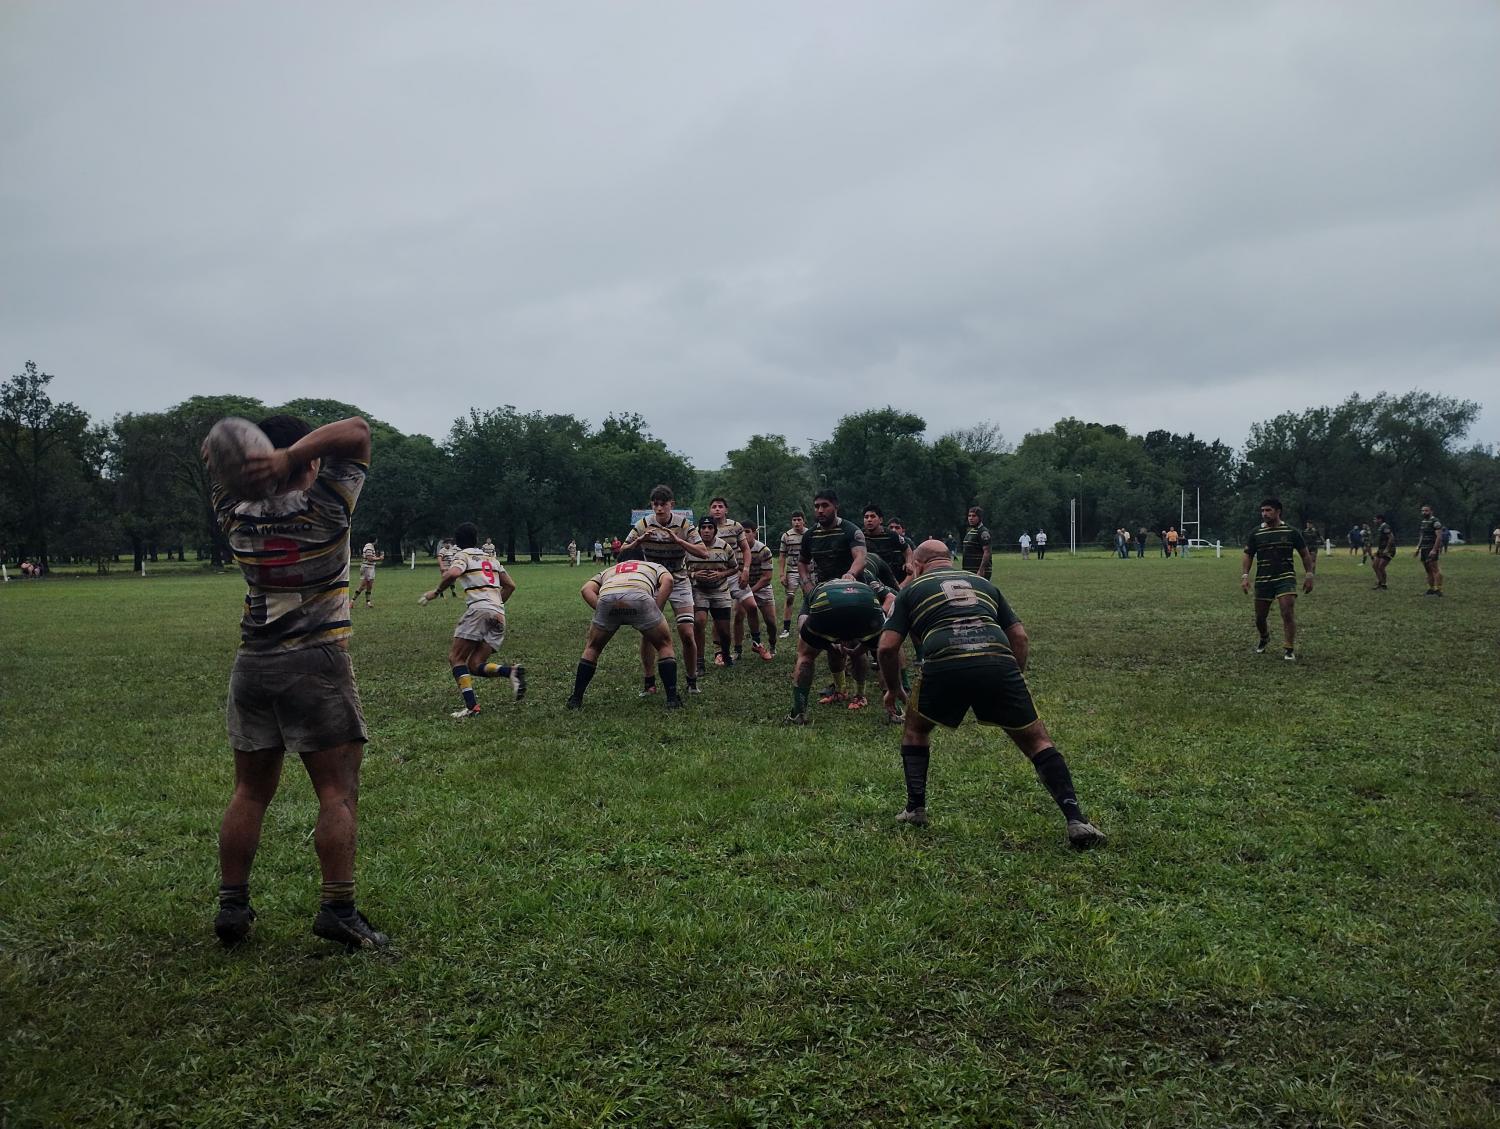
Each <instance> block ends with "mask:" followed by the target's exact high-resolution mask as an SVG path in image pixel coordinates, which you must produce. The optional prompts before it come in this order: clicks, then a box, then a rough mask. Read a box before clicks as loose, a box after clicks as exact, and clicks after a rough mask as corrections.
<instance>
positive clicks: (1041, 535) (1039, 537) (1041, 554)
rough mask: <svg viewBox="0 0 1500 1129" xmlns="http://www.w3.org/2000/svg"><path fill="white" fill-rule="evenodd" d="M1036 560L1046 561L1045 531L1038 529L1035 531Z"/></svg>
mask: <svg viewBox="0 0 1500 1129" xmlns="http://www.w3.org/2000/svg"><path fill="white" fill-rule="evenodd" d="M1035 542H1036V559H1037V560H1039V561H1044V560H1046V559H1047V531H1046V530H1045V529H1038V530H1037V531H1036V538H1035Z"/></svg>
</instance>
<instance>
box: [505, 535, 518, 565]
mask: <svg viewBox="0 0 1500 1129" xmlns="http://www.w3.org/2000/svg"><path fill="white" fill-rule="evenodd" d="M505 563H506V564H515V563H516V530H515V527H514V526H511V527H510V528H508V529H507V530H506V531H505Z"/></svg>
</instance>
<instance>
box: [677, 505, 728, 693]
mask: <svg viewBox="0 0 1500 1129" xmlns="http://www.w3.org/2000/svg"><path fill="white" fill-rule="evenodd" d="M718 529H719V527H718V525H717V523H716V522H715V521H714V519H713V518H712V517H709V516H705V517H704V518H703V519H702V520H701V521H699V522H698V536H699V537H700V538H701V539H702V541H703V547H704V548H705V549H706V550H707V555H705V556H703V557H694V558H693V559H692V560H690V561H688V562H687V574H688V579H689V580H690V581H692V584H693V611H694V619H693V638H694V641H695V642H696V643H697V645H698V674H699V675H702V674H703V672H704V667H705V658H706V657H707V655H708V646H707V633H708V623H709V620H710V619H711V620H712V621H713V625H714V643H715V644H716V645H717V647H718V653H717V654H715V655H714V665H715V666H733V665H734V659H733V657H731V656H730V654H729V621H730V616H731V614H732V612H733V607H734V605H733V603H732V601H731V599H730V596H729V578H730V577H731V576H733V575H734V574H735V569H736V568H737V567H738V562H736V561H735V559H734V548H733V546H731V545H730V544H729V542H727V541H725V540H724V538H722V537H720V536H719V533H718Z"/></svg>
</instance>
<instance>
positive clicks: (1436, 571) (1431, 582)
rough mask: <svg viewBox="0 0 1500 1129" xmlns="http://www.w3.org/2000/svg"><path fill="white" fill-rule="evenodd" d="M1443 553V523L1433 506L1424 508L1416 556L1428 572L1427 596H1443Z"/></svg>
mask: <svg viewBox="0 0 1500 1129" xmlns="http://www.w3.org/2000/svg"><path fill="white" fill-rule="evenodd" d="M1442 552H1443V523H1442V522H1440V521H1439V520H1438V518H1437V514H1435V513H1433V512H1432V507H1431V506H1426V505H1424V506H1423V507H1422V528H1421V532H1420V533H1418V534H1417V551H1416V553H1415V554H1414V556H1416V558H1417V559H1418V560H1420V561H1421V562H1422V567H1423V568H1424V569H1426V570H1427V591H1426V592H1425V593H1423V594H1424V595H1427V596H1441V595H1442V594H1443V569H1442V566H1441V565H1440V564H1439V561H1440V559H1441V554H1442Z"/></svg>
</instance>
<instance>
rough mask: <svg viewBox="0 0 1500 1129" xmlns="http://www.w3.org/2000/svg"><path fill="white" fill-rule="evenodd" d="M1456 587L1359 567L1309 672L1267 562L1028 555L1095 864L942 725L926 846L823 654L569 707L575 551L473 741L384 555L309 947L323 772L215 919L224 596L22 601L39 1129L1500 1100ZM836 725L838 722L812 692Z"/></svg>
mask: <svg viewBox="0 0 1500 1129" xmlns="http://www.w3.org/2000/svg"><path fill="white" fill-rule="evenodd" d="M1445 568H1446V571H1447V573H1448V576H1449V583H1448V594H1447V596H1445V598H1444V599H1442V600H1441V601H1439V600H1426V599H1423V597H1422V595H1421V592H1422V587H1423V585H1422V582H1421V580H1420V568H1419V566H1418V565H1417V563H1416V562H1415V561H1413V560H1412V559H1411V558H1410V557H1409V556H1403V557H1402V558H1400V559H1399V560H1398V561H1397V562H1396V564H1395V566H1394V567H1393V569H1392V581H1393V587H1392V590H1391V591H1388V592H1372V591H1369V584H1370V575H1369V570H1368V569H1367V568H1363V567H1360V566H1357V565H1356V564H1354V563H1353V562H1352V561H1351V560H1350V559H1349V558H1348V557H1347V556H1344V555H1343V554H1341V553H1335V554H1333V555H1332V556H1331V557H1329V558H1327V559H1325V561H1324V564H1323V567H1322V569H1321V571H1320V577H1319V588H1318V590H1317V592H1316V593H1315V594H1314V595H1313V596H1311V597H1304V598H1303V599H1301V600H1300V601H1299V607H1298V611H1299V615H1300V618H1301V629H1302V632H1301V637H1300V639H1299V652H1300V657H1301V661H1300V662H1299V663H1297V664H1296V665H1291V664H1287V663H1284V662H1282V661H1281V659H1280V657H1279V651H1274V650H1273V651H1272V652H1270V653H1267V654H1266V655H1261V656H1256V655H1252V654H1251V653H1250V648H1251V644H1252V642H1253V633H1252V630H1251V627H1250V601H1249V600H1248V599H1247V598H1245V597H1243V596H1241V595H1240V593H1239V589H1238V571H1239V570H1238V556H1237V554H1236V555H1235V556H1233V557H1229V556H1226V557H1225V558H1224V559H1222V560H1215V559H1214V558H1213V556H1212V555H1211V554H1202V555H1199V556H1197V557H1194V558H1192V559H1190V560H1187V561H1167V560H1163V559H1161V558H1160V557H1147V558H1146V559H1144V560H1130V561H1118V560H1114V559H1112V558H1108V557H1104V556H1093V557H1087V558H1080V559H1077V560H1069V559H1068V558H1067V557H1066V556H1054V558H1053V559H1049V560H1047V561H1045V562H1036V561H1031V562H1024V563H1023V562H1021V561H1019V560H1017V559H1015V558H1014V557H1010V558H1006V559H1003V560H1002V561H1001V562H1000V564H999V568H998V570H997V580H998V582H999V583H1000V584H1001V586H1002V588H1003V589H1004V590H1005V592H1006V593H1007V595H1008V596H1009V597H1010V599H1011V601H1012V603H1013V604H1014V605H1015V606H1016V608H1017V609H1018V611H1019V612H1020V614H1021V615H1022V617H1023V618H1024V619H1025V621H1026V623H1027V625H1028V627H1029V629H1030V631H1031V634H1032V637H1033V642H1034V651H1033V665H1032V673H1031V676H1030V677H1031V683H1032V686H1033V689H1034V690H1035V692H1036V694H1037V697H1038V701H1039V704H1040V706H1041V709H1042V713H1043V716H1044V717H1045V718H1046V720H1047V721H1048V723H1049V726H1050V727H1051V729H1052V731H1053V734H1054V736H1055V737H1056V739H1057V741H1058V744H1059V747H1060V748H1061V749H1062V750H1063V752H1064V753H1065V754H1066V755H1067V757H1068V758H1069V760H1070V762H1071V765H1072V768H1073V773H1074V777H1075V779H1076V781H1077V783H1078V787H1079V793H1080V797H1081V798H1082V800H1083V803H1084V806H1085V808H1086V809H1087V810H1088V811H1089V813H1090V815H1091V816H1092V817H1093V818H1094V819H1095V821H1096V822H1097V823H1099V824H1100V826H1101V827H1103V828H1104V829H1105V830H1106V831H1107V832H1108V833H1109V835H1110V843H1109V845H1108V847H1106V848H1105V849H1103V850H1101V851H1097V852H1092V853H1089V854H1081V855H1080V854H1075V853H1072V852H1070V851H1068V850H1067V849H1066V847H1065V846H1064V845H1063V835H1062V821H1061V819H1060V817H1059V816H1058V814H1057V811H1056V809H1055V808H1054V807H1053V805H1052V803H1051V801H1050V800H1049V799H1048V797H1047V795H1046V794H1045V792H1044V791H1043V790H1042V789H1041V788H1040V786H1039V785H1038V784H1037V782H1036V780H1035V778H1034V776H1033V775H1032V773H1031V771H1030V769H1029V767H1028V765H1027V764H1026V762H1025V761H1024V759H1023V758H1021V757H1020V756H1019V755H1018V754H1017V753H1016V752H1015V751H1014V750H1013V749H1012V748H1010V747H1009V746H1008V744H1007V743H1005V742H1004V741H1003V740H1001V739H997V737H996V735H995V733H994V732H993V731H989V730H980V729H978V728H976V727H974V726H972V725H971V726H966V727H965V728H964V729H962V730H960V731H959V732H957V733H954V734H946V733H940V734H939V735H938V736H937V739H936V742H935V746H934V755H933V768H932V780H931V783H930V789H929V810H930V812H931V814H932V817H933V823H932V826H930V827H929V828H926V829H925V830H916V829H911V828H906V827H900V826H898V825H896V824H894V823H893V821H892V816H893V814H894V813H895V812H896V811H897V809H898V808H899V807H900V806H901V803H902V800H903V791H902V785H901V770H900V761H899V756H898V738H897V734H896V732H895V731H894V730H892V729H891V728H890V727H887V726H884V725H882V724H880V720H879V717H878V715H879V712H880V711H879V710H878V709H872V710H868V711H865V712H864V713H863V714H851V713H848V712H846V711H843V710H834V709H829V708H824V709H822V710H819V711H818V712H817V714H816V724H815V725H814V726H813V727H812V728H811V729H810V730H806V731H792V730H787V729H784V728H781V727H780V726H779V725H778V724H777V722H778V721H779V719H780V718H781V717H782V716H783V715H785V713H786V712H787V708H788V698H789V695H788V692H787V685H786V679H787V676H788V674H789V672H790V667H791V664H790V657H791V656H790V652H789V651H784V652H783V654H782V655H780V656H779V657H778V659H777V661H776V663H775V664H762V663H759V662H752V663H747V664H745V665H743V666H742V667H738V668H735V669H733V670H729V671H718V672H712V673H710V674H709V676H708V678H707V680H706V682H705V689H704V693H703V695H702V696H701V697H700V698H698V699H695V700H691V701H690V703H689V708H688V709H686V710H683V711H681V712H680V713H677V714H672V715H669V714H667V713H666V712H665V711H664V710H663V709H662V708H661V702H660V700H659V699H657V700H650V701H638V700H637V697H636V689H637V686H638V677H637V676H638V663H637V659H636V657H635V654H634V650H635V648H634V637H633V635H629V636H628V637H627V636H625V635H622V637H621V638H620V639H619V640H617V641H616V643H615V645H614V646H613V647H612V648H611V650H610V651H608V652H607V653H606V654H605V656H604V660H603V663H602V664H601V667H600V673H599V676H598V677H597V678H596V679H595V682H594V684H593V686H592V688H591V689H590V693H589V698H588V703H587V708H586V710H585V711H584V712H583V713H582V714H580V715H575V714H570V713H567V712H565V711H564V710H563V708H562V702H563V699H564V698H565V697H566V695H567V692H568V690H569V688H570V687H571V672H572V668H573V664H574V662H575V661H576V659H577V655H578V649H579V647H580V645H581V643H582V639H583V633H584V626H585V623H586V620H587V609H586V608H585V607H584V605H583V604H582V602H581V601H579V600H578V598H577V595H576V591H577V586H578V585H579V584H580V583H581V582H582V580H583V579H584V578H585V576H586V575H587V573H586V572H585V571H584V570H570V569H568V568H566V567H563V566H562V565H560V564H544V565H521V566H519V567H517V568H516V569H515V575H516V577H517V580H518V583H519V585H520V590H519V592H518V593H517V595H516V597H515V599H514V600H513V601H512V605H511V613H512V614H511V620H510V635H511V637H510V639H509V641H508V642H507V645H506V649H505V652H504V656H505V657H508V658H510V659H519V660H521V661H523V662H525V663H526V664H527V666H528V668H529V670H530V672H531V677H532V691H531V695H530V697H529V698H528V700H527V701H525V702H524V703H522V704H521V705H520V706H519V707H518V706H515V705H512V704H510V703H509V702H508V701H507V699H508V697H509V695H508V693H502V690H504V689H505V688H504V687H502V686H500V685H497V684H494V683H481V684H480V687H479V691H480V695H481V700H482V701H483V702H484V703H485V706H486V711H487V712H486V715H485V716H484V717H483V718H482V719H480V720H479V721H478V722H476V723H473V724H460V723H453V722H450V721H448V719H447V713H448V711H449V710H450V709H452V708H454V707H455V706H456V705H457V704H458V700H457V695H456V693H455V691H454V689H453V684H452V679H451V678H450V677H449V675H448V673H447V670H446V668H445V663H444V660H445V653H446V647H447V640H448V636H449V633H450V631H451V628H452V623H453V621H454V619H455V618H456V616H457V613H458V604H457V602H456V601H444V602H442V603H440V604H434V605H431V606H429V607H425V608H424V607H418V606H417V604H416V596H417V595H418V593H419V592H420V591H421V590H422V588H423V587H425V586H427V585H429V584H430V583H431V582H432V580H433V579H434V577H435V576H436V572H435V569H434V568H432V567H431V566H427V567H425V568H422V569H419V570H418V571H417V572H415V573H413V572H408V571H406V570H404V569H383V570H382V571H381V575H380V579H379V581H378V586H377V591H376V595H377V601H376V605H377V606H376V608H375V609H373V610H372V611H369V612H366V611H364V610H363V609H361V610H359V611H358V612H357V613H356V634H355V638H354V643H353V648H352V650H353V653H354V656H355V664H356V668H357V670H358V672H359V677H360V685H361V690H362V693H363V697H364V701H365V708H366V713H367V716H368V720H369V723H370V728H371V731H372V742H371V744H370V746H369V750H368V753H367V758H366V761H365V772H364V791H363V803H362V806H361V819H362V825H361V844H360V851H361V855H360V894H361V903H362V906H363V908H365V910H366V912H367V913H368V914H369V916H370V917H371V918H372V919H373V920H374V921H375V922H376V923H377V924H378V925H379V926H380V927H381V928H383V929H385V930H387V931H388V932H389V933H390V934H391V936H392V938H393V945H394V949H395V951H394V952H393V953H391V954H389V955H387V954H378V955H377V954H356V955H353V956H349V955H346V954H344V953H342V952H340V951H336V950H334V949H332V947H330V946H328V945H326V944H325V943H323V942H320V941H318V940H316V939H315V938H314V937H313V936H312V935H311V933H310V932H309V924H310V921H311V917H312V914H313V911H314V909H315V903H316V897H317V874H316V867H315V862H314V858H313V853H312V846H311V843H310V841H309V838H308V836H309V833H310V830H311V827H312V821H313V816H314V813H315V805H314V803H313V800H312V796H311V791H310V789H309V787H308V786H307V782H306V779H305V776H304V774H303V773H302V771H301V769H300V767H299V766H297V765H296V764H295V762H293V763H289V765H288V768H287V774H286V777H285V780H284V784H283V790H282V794H281V795H280V796H279V797H278V800H277V802H276V804H275V805H274V806H273V807H272V809H271V813H270V816H269V818H268V821H267V827H266V837H265V840H264V842H263V845H262V849H261V854H260V858H259V860H258V863H257V868H256V874H255V879H254V886H253V890H254V897H255V902H256V905H257V907H258V909H259V911H260V915H261V916H260V921H259V923H258V924H257V932H256V934H255V936H254V938H253V940H252V941H251V943H249V944H248V945H246V946H245V947H243V948H241V949H240V950H237V951H235V952H232V953H226V952H224V951H222V950H221V949H220V948H219V947H218V946H217V944H216V943H215V942H214V938H213V935H212V933H211V931H210V921H211V918H212V914H213V910H214V889H215V884H216V880H217V876H216V859H215V837H216V832H217V826H218V819H219V816H220V813H221V811H222V808H223V805H224V802H225V801H226V799H227V797H228V792H229V781H230V761H229V757H228V753H227V749H226V742H225V737H224V732H223V720H222V715H223V700H224V693H225V687H226V682H227V674H228V670H229V665H230V663H231V661H232V658H233V651H234V647H235V644H236V632H235V621H236V618H237V616H238V609H239V602H240V595H241V592H242V588H241V585H240V583H239V581H238V579H237V578H235V577H233V576H215V575H209V574H207V573H202V572H184V571H174V572H163V573H162V574H161V575H159V576H154V577H148V578H146V579H141V578H139V577H133V576H129V575H117V576H115V577H111V578H107V579H99V580H95V579H71V578H64V577H54V578H51V579H49V580H46V581H41V582H30V581H28V582H17V583H12V584H9V585H4V586H0V639H3V643H4V645H3V647H0V694H3V699H0V785H3V787H0V1009H3V1012H4V1015H5V1017H6V1019H5V1022H4V1035H3V1039H4V1041H3V1045H0V1079H3V1081H0V1120H3V1121H4V1122H5V1123H6V1124H8V1125H17V1126H19V1125H32V1124H56V1125H64V1124H66V1125H76V1124H114V1125H122V1126H126V1125H128V1126H137V1125H164V1126H165V1125H173V1126H175V1125H204V1126H208V1125H212V1126H223V1125H231V1124H253V1125H301V1124H308V1123H312V1122H315V1121H321V1120H323V1119H325V1118H327V1119H332V1120H331V1121H330V1123H335V1124H351V1125H372V1124H389V1125H443V1126H462V1125H492V1124H539V1125H559V1126H561V1125H570V1126H571V1125H595V1124H612V1123H615V1124H624V1123H641V1124H662V1125H674V1126H677V1125H723V1126H733V1125H773V1126H787V1125H850V1124H874V1125H904V1124H921V1125H997V1124H1010V1123H1014V1124H1021V1125H1049V1126H1050V1125H1061V1124H1067V1125H1076V1126H1114V1125H1117V1126H1132V1127H1142V1126H1227V1125H1236V1126H1237V1125H1276V1126H1304V1125H1340V1126H1393V1127H1394V1126H1401V1127H1408V1126H1444V1127H1455V1126H1471V1127H1472V1126H1483V1125H1496V1124H1500V1066H1497V1052H1496V1049H1495V1048H1496V1046H1497V1045H1500V1018H1497V1007H1500V999H1497V965H1500V959H1497V955H1500V941H1497V927H1496V915H1497V885H1496V878H1497V874H1500V777H1497V758H1496V751H1497V749H1496V745H1497V741H1496V716H1497V696H1496V688H1497V685H1500V660H1497V650H1496V625H1497V623H1500V583H1497V578H1500V559H1497V558H1495V557H1492V556H1487V555H1485V554H1484V553H1483V552H1482V551H1460V552H1455V553H1453V554H1451V555H1450V557H1449V558H1448V559H1447V563H1446V565H1445ZM814 708H815V709H816V708H817V707H814Z"/></svg>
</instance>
